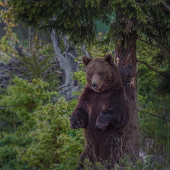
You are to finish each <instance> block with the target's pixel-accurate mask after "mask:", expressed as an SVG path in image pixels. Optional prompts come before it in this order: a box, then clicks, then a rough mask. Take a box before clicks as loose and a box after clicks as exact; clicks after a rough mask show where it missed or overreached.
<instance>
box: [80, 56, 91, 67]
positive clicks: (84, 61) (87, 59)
mask: <svg viewBox="0 0 170 170" xmlns="http://www.w3.org/2000/svg"><path fill="white" fill-rule="evenodd" d="M91 60H92V58H90V57H87V56H83V57H82V61H83V63H84V65H85V66H87V64H89V63H90V61H91Z"/></svg>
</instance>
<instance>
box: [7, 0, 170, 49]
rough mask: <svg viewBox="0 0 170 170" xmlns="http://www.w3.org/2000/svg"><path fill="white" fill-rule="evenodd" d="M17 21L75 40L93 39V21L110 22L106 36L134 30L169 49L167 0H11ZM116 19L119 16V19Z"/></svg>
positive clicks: (169, 14) (169, 15) (94, 25)
mask: <svg viewBox="0 0 170 170" xmlns="http://www.w3.org/2000/svg"><path fill="white" fill-rule="evenodd" d="M9 2H10V3H9V4H10V6H11V7H12V11H13V14H14V16H15V19H16V20H17V21H22V22H24V23H25V24H26V25H27V26H28V25H29V26H34V27H36V28H39V29H44V30H52V29H54V30H55V31H56V32H57V33H58V34H61V33H62V34H64V35H66V34H67V35H69V36H70V38H71V39H72V40H73V41H75V42H84V41H85V40H87V41H88V42H92V41H93V40H94V39H95V36H96V30H97V29H96V26H97V25H96V20H100V21H101V22H103V23H105V24H110V30H109V33H108V37H109V38H113V37H115V36H116V37H120V36H121V35H120V32H123V33H125V34H128V33H132V32H134V31H135V32H136V33H137V36H138V38H140V39H142V37H141V36H142V34H145V36H146V37H147V40H146V41H147V42H149V43H151V40H154V41H156V42H158V43H159V44H160V45H163V46H164V47H166V48H168V49H169V47H168V45H169V44H168V40H169V39H170V36H169V27H170V25H169V20H170V12H169V11H170V7H169V5H170V4H168V3H169V2H168V1H166V0H150V1H148V0H114V1H112V0H93V1H90V0H79V1H73V0H65V1H62V0H58V1H54V0H49V1H45V0H41V1H40V0H35V1H32V0H28V1H24V0H10V1H9ZM118 18H119V19H118Z"/></svg>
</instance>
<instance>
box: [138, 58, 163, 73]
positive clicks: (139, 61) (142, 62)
mask: <svg viewBox="0 0 170 170" xmlns="http://www.w3.org/2000/svg"><path fill="white" fill-rule="evenodd" d="M137 62H138V63H141V64H144V65H145V66H147V67H148V68H149V69H150V70H152V71H154V72H156V73H158V74H162V73H163V72H162V71H158V70H156V69H155V68H153V67H152V66H150V65H149V64H148V63H147V62H146V61H141V60H137Z"/></svg>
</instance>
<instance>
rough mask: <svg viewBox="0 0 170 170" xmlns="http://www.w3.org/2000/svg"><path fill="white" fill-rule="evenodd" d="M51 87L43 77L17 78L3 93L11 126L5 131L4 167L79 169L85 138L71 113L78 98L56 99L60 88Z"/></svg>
mask: <svg viewBox="0 0 170 170" xmlns="http://www.w3.org/2000/svg"><path fill="white" fill-rule="evenodd" d="M47 89H48V83H44V82H43V81H41V80H33V82H32V83H29V82H27V81H25V80H23V79H20V78H15V79H14V80H13V85H11V86H10V87H9V88H8V89H7V92H6V94H4V95H3V98H2V99H1V101H0V104H1V106H3V107H4V108H5V109H3V110H2V112H1V117H0V120H1V122H2V121H3V122H5V123H6V125H7V127H10V129H11V130H7V129H8V128H7V129H6V132H3V133H1V138H0V146H1V148H0V152H1V155H0V167H2V168H1V169H5V168H6V169H11V170H12V169H17V170H18V169H29V168H30V169H31V168H35V169H42V170H43V169H44V170H48V169H49V170H50V169H52V170H66V169H69V170H71V169H76V166H77V161H78V158H79V154H80V153H81V151H82V149H83V144H84V140H83V135H82V131H81V130H77V131H72V130H71V129H70V125H69V124H70V123H69V117H70V113H71V112H72V110H73V108H74V107H75V105H76V103H77V100H74V101H71V102H67V101H65V99H64V98H59V99H58V101H57V103H52V102H51V100H50V99H51V97H52V96H53V95H54V94H55V95H56V92H49V91H48V90H47ZM9 115H10V117H11V121H9ZM5 118H7V119H5ZM5 120H6V121H5Z"/></svg>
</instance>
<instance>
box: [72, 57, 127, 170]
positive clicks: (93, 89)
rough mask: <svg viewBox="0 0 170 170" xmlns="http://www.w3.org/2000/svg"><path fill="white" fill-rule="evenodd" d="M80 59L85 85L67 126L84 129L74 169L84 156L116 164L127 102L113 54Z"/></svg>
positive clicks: (81, 167) (121, 149) (122, 134)
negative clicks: (83, 139) (81, 147)
mask: <svg viewBox="0 0 170 170" xmlns="http://www.w3.org/2000/svg"><path fill="white" fill-rule="evenodd" d="M82 60H83V63H84V65H85V66H86V79H87V84H86V86H85V88H84V91H83V93H82V94H81V96H80V98H79V101H78V104H77V107H76V108H75V110H74V111H73V113H72V115H71V118H70V121H71V128H72V129H78V128H84V135H85V139H86V144H85V147H84V152H83V153H82V155H81V157H80V163H79V167H78V170H80V169H83V162H84V160H85V159H88V160H89V161H90V162H92V163H95V162H101V163H102V164H103V163H106V162H109V163H111V164H112V165H113V164H115V163H117V162H118V160H119V158H120V157H121V154H122V151H123V150H124V146H123V141H122V140H123V138H124V134H125V133H124V132H125V129H126V126H127V125H128V123H129V121H130V105H129V103H128V100H127V97H126V94H125V90H124V87H123V85H122V80H121V76H120V73H119V71H118V69H117V67H116V65H115V64H114V62H113V56H112V55H111V54H107V55H106V56H105V58H96V59H92V58H89V57H86V56H83V58H82Z"/></svg>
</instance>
